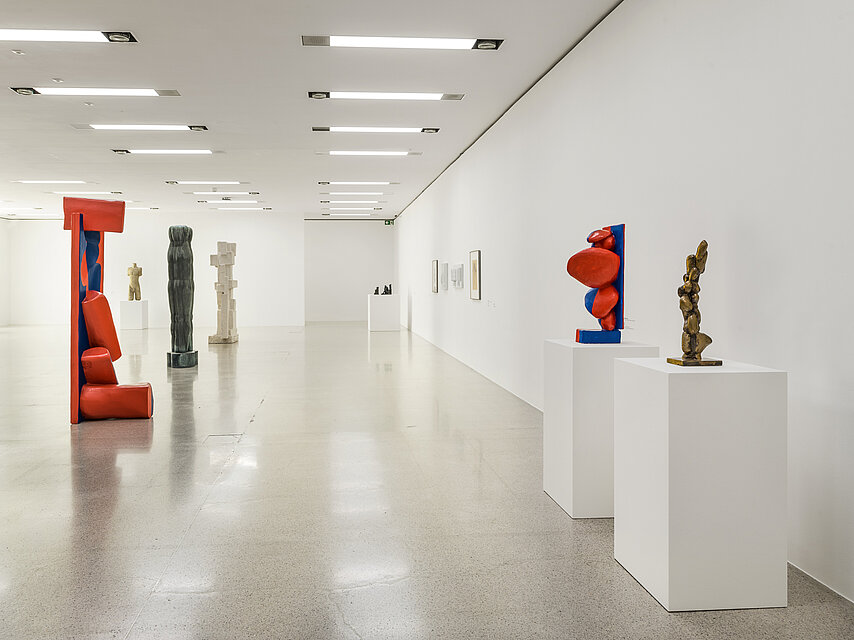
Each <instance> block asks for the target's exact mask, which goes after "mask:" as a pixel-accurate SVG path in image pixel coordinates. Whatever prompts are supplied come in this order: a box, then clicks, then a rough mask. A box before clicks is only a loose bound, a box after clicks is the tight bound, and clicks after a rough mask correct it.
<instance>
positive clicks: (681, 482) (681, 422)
mask: <svg viewBox="0 0 854 640" xmlns="http://www.w3.org/2000/svg"><path fill="white" fill-rule="evenodd" d="M786 411H787V409H786V372H785V371H776V370H774V369H765V368H762V367H756V366H753V365H749V364H743V363H740V362H732V361H724V364H723V366H720V367H680V366H676V365H672V364H667V363H666V362H665V360H664V359H663V358H662V359H658V358H657V359H627V360H617V361H616V363H615V368H614V557H615V558H616V560H617V561H618V562H619V563H620V564H621V565H623V567H625V568H626V569H627V570H628V572H629V573H631V574H632V575H633V576H634V577H635V579H636V580H637V581H638V582H640V583H641V585H643V586H644V588H645V589H646V590H647V591H649V592H650V593H651V594H652V595H653V596H654V597H655V599H656V600H658V601H659V602H660V603H661V604H662V605H663V606H664V608H665V609H667V610H668V611H692V610H709V609H746V608H758V607H785V606H786V423H787V419H786V418H787V413H786Z"/></svg>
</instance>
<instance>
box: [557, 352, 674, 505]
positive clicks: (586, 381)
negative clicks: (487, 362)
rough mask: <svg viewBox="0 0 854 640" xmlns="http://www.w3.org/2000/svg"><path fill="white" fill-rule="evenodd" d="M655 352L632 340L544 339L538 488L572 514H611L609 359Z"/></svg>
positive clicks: (611, 374) (611, 394) (611, 386)
mask: <svg viewBox="0 0 854 640" xmlns="http://www.w3.org/2000/svg"><path fill="white" fill-rule="evenodd" d="M656 356H658V347H654V346H651V345H647V344H639V343H636V342H623V343H622V344H579V343H578V342H575V341H574V340H546V342H545V346H544V360H545V378H544V383H545V389H544V391H545V394H544V402H543V490H544V491H545V492H546V493H547V494H549V496H550V497H551V498H552V500H554V501H555V502H556V503H557V504H558V505H559V506H560V508H561V509H563V510H564V511H566V512H567V513H568V514H569V515H570V516H572V517H573V518H611V517H613V515H614V359H615V358H643V357H649V358H654V357H656Z"/></svg>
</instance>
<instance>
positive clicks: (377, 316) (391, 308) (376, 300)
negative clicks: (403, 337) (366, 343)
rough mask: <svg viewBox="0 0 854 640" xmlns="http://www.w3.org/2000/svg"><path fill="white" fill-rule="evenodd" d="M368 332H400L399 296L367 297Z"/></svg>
mask: <svg viewBox="0 0 854 640" xmlns="http://www.w3.org/2000/svg"><path fill="white" fill-rule="evenodd" d="M368 331H400V296H399V295H397V294H392V295H389V296H375V295H369V296H368Z"/></svg>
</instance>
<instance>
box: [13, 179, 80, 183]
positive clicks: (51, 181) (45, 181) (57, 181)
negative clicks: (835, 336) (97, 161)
mask: <svg viewBox="0 0 854 640" xmlns="http://www.w3.org/2000/svg"><path fill="white" fill-rule="evenodd" d="M12 182H20V183H21V184H86V181H85V180H12Z"/></svg>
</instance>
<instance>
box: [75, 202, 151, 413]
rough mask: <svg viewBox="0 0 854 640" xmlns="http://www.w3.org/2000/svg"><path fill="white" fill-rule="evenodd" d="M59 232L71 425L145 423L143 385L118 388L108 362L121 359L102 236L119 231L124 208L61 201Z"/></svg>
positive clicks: (147, 397)
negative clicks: (65, 274) (64, 237)
mask: <svg viewBox="0 0 854 640" xmlns="http://www.w3.org/2000/svg"><path fill="white" fill-rule="evenodd" d="M63 209H64V212H65V217H64V224H63V227H64V228H65V229H66V230H69V231H71V237H72V241H71V277H72V284H71V422H72V423H75V424H76V423H78V422H80V421H81V419H87V420H103V419H107V418H150V417H151V415H152V413H153V412H154V396H153V394H152V391H151V385H150V384H148V383H144V384H136V385H120V384H118V380H117V379H116V372H115V369H114V368H113V362H114V361H116V360H118V359H119V358H120V357H121V355H122V352H121V348H120V346H119V339H118V336H117V335H116V326H115V324H114V322H113V315H112V312H111V311H110V305H109V303H108V302H107V298H106V297H105V296H104V294H103V293H101V292H102V291H103V288H104V277H103V274H104V233H105V232H108V231H110V232H116V233H121V232H122V230H123V229H124V217H125V203H124V202H116V201H107V200H89V199H85V198H64V199H63Z"/></svg>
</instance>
